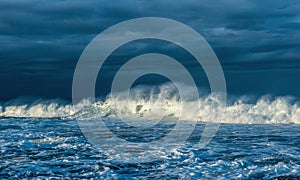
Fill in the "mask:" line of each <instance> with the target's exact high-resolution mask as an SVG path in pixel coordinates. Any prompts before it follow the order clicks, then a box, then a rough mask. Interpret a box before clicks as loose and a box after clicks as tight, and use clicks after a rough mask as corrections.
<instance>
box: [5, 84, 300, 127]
mask: <svg viewBox="0 0 300 180" xmlns="http://www.w3.org/2000/svg"><path fill="white" fill-rule="evenodd" d="M168 87H169V86H166V85H164V86H160V87H159V88H158V91H155V92H154V91H150V93H149V94H150V95H149V94H148V95H147V93H148V92H149V91H146V90H145V88H137V89H135V90H133V92H134V93H133V96H132V98H130V100H126V99H123V98H122V97H123V96H122V94H120V95H119V96H115V97H111V96H108V97H107V99H106V100H104V101H96V102H93V103H92V102H91V101H89V100H87V99H85V100H82V101H81V102H80V103H78V104H76V105H72V104H70V103H69V104H68V103H66V102H65V101H61V100H37V101H34V102H32V103H22V101H23V100H22V98H21V99H17V100H14V101H10V102H6V103H2V104H1V105H0V117H26V118H76V119H86V118H94V117H103V116H105V117H117V116H118V117H120V115H121V116H122V118H124V117H125V118H134V119H137V120H138V119H152V120H154V119H161V118H163V117H167V116H172V117H181V118H183V119H187V120H192V121H197V120H200V121H203V122H207V121H214V120H215V118H216V117H222V120H221V122H222V123H243V124H282V123H284V124H290V123H294V124H300V107H299V104H298V103H294V102H292V101H291V100H290V98H287V97H277V98H267V97H262V98H259V99H258V100H257V101H256V102H254V103H247V102H246V101H244V100H242V99H237V100H235V101H233V103H231V104H229V105H227V106H226V107H225V111H224V112H223V111H222V106H221V105H220V103H219V98H220V96H221V95H220V94H210V95H206V96H200V99H199V100H198V101H197V102H195V101H193V100H190V101H186V102H182V101H180V98H179V97H178V96H177V95H176V92H175V91H174V90H172V88H168ZM146 89H147V88H146ZM194 103H198V104H199V106H193V109H190V112H193V113H189V112H185V113H183V114H181V109H182V107H183V106H189V104H194ZM194 112H197V113H194ZM182 115H183V116H182Z"/></svg>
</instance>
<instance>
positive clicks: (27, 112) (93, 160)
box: [0, 88, 300, 179]
mask: <svg viewBox="0 0 300 180" xmlns="http://www.w3.org/2000/svg"><path fill="white" fill-rule="evenodd" d="M163 89H164V88H163ZM139 92H140V91H139ZM219 96H220V95H212V94H210V95H206V96H202V97H201V98H200V99H199V101H198V103H199V106H198V107H196V108H197V113H196V114H190V113H183V114H184V116H183V117H182V118H183V119H185V120H187V121H186V122H192V121H194V122H196V126H195V129H197V130H196V131H193V133H192V134H191V135H190V136H189V138H188V139H187V140H186V141H184V143H182V144H180V146H178V147H177V146H173V145H174V144H175V145H176V143H177V141H176V140H175V141H172V143H173V144H172V145H170V143H168V142H166V143H161V144H159V146H158V147H155V148H153V151H151V152H150V157H151V155H152V154H158V158H155V159H152V160H151V159H150V160H149V159H148V160H147V161H143V162H138V161H130V158H131V157H130V156H129V157H128V156H126V157H127V158H129V159H127V160H126V157H125V156H123V155H124V154H123V153H125V151H121V150H120V149H122V144H121V146H119V145H120V144H119V142H118V141H117V140H116V139H114V138H112V137H110V136H108V134H107V132H105V131H101V128H100V132H98V133H99V134H100V136H99V134H98V136H95V137H101V138H103V139H102V140H101V142H100V145H102V144H101V143H106V145H107V146H99V144H95V143H94V141H93V139H91V138H90V137H91V136H89V135H88V133H91V134H93V133H97V132H95V131H97V130H99V129H97V128H93V125H94V124H91V125H92V126H88V127H89V128H88V129H85V130H84V129H83V126H82V124H89V123H94V122H93V121H95V122H100V121H104V122H105V124H106V126H107V127H108V129H109V130H110V131H111V132H113V133H114V134H116V136H117V137H118V138H119V139H124V140H126V141H127V142H132V143H134V144H135V146H136V147H139V146H140V145H141V144H142V143H145V144H147V143H149V142H152V141H154V142H155V141H158V139H160V138H161V137H162V136H167V134H168V133H169V132H170V130H174V124H175V123H176V121H172V120H174V119H175V120H176V118H175V117H177V116H179V115H178V114H177V112H179V111H178V109H179V108H180V105H182V104H183V105H184V106H186V105H187V104H188V103H190V102H180V99H178V98H177V97H176V96H174V95H170V94H168V95H166V92H165V91H163V90H161V91H159V93H158V94H156V95H155V96H154V95H152V96H150V97H147V96H144V94H141V93H139V96H135V97H134V98H132V99H131V100H130V101H127V102H126V103H125V102H124V101H122V99H113V98H109V97H108V98H107V99H106V100H98V101H96V102H90V101H89V100H83V101H82V102H80V103H78V104H75V105H72V104H69V103H68V102H67V101H63V100H59V99H55V100H41V99H40V100H34V101H31V102H30V103H29V102H28V100H24V98H19V99H16V100H13V101H9V102H6V103H2V104H1V118H0V122H1V123H0V129H1V133H0V145H1V150H0V163H1V165H0V177H1V178H3V179H6V178H10V177H16V178H41V179H44V178H54V179H60V178H70V179H73V178H99V179H101V178H112V179H130V178H137V179H139V178H163V179H173V178H175V179H199V178H200V179H216V178H218V179H276V178H282V179H285V178H294V179H299V178H300V131H299V128H300V125H299V124H300V120H299V119H300V108H299V105H298V104H297V102H296V101H293V100H291V98H287V97H277V98H271V97H261V98H259V99H257V100H256V101H254V102H251V103H250V102H247V100H245V98H239V99H236V100H232V102H231V103H229V104H227V105H226V107H225V111H224V112H222V114H217V115H216V116H212V114H213V113H215V114H216V113H221V112H218V111H216V110H217V109H219V105H218V97H219ZM25 102H26V103H27V104H26V103H25ZM114 103H115V104H114ZM116 104H117V105H116ZM191 112H195V111H192V110H191ZM118 113H119V116H117V115H116V114H118ZM120 114H121V115H122V118H123V120H124V122H127V125H124V122H123V121H116V119H117V117H120ZM211 117H222V118H221V120H220V124H219V126H218V130H217V132H216V134H215V135H213V137H212V139H211V140H210V141H209V142H208V143H207V144H206V145H205V146H202V147H199V146H195V145H197V144H198V143H199V138H200V136H202V135H203V132H204V127H205V125H206V123H207V121H208V120H209V119H210V118H211ZM169 119H170V121H168V120H169ZM143 120H146V121H145V122H143ZM157 120H161V121H164V120H166V121H165V123H158V122H157ZM139 122H141V124H139ZM170 122H171V123H170ZM131 123H136V124H137V125H139V127H140V128H139V129H135V128H133V126H131V125H130V124H131ZM128 124H129V125H128ZM153 124H154V126H153ZM90 127H92V128H90ZM172 128H173V129H172ZM149 129H150V130H149ZM102 130H103V129H102ZM180 132H181V131H178V133H179V134H178V137H180V136H181V134H180ZM182 133H184V132H183V131H182ZM149 137H150V138H149ZM151 138H152V139H151ZM108 139H109V140H108ZM94 140H95V139H94ZM124 142H125V141H124ZM179 143H180V142H179V141H178V144H179ZM104 147H106V149H102V148H104ZM174 147H176V148H174ZM104 150H105V151H104ZM131 153H132V152H131ZM151 153H152V154H151ZM133 154H135V155H136V157H137V159H139V158H143V156H148V155H149V154H148V155H147V153H145V152H142V153H140V152H138V151H137V152H134V151H133ZM116 157H119V158H116ZM128 160H129V161H128Z"/></svg>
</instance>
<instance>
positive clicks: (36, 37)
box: [0, 0, 300, 100]
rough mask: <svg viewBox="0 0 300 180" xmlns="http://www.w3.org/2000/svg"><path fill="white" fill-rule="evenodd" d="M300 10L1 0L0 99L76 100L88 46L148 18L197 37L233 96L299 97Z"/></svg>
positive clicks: (122, 0)
mask: <svg viewBox="0 0 300 180" xmlns="http://www.w3.org/2000/svg"><path fill="white" fill-rule="evenodd" d="M299 12H300V1H296V0H295V1H288V0H284V1H283V0H282V1H274V0H263V1H262V0H257V1H255V0H252V1H240V0H228V1H215V2H212V1H209V0H204V1H203V0H202V1H198V0H197V1H196V0H195V1H183V0H182V1H174V0H173V1H171V0H164V1H161V0H157V1H155V0H152V1H146V0H145V1H141V0H139V1H135V0H131V1H129V0H119V1H108V0H107V1H96V0H94V1H83V0H82V1H78V0H69V1H60V0H59V1H58V0H51V1H48V0H32V1H30V0H20V1H15V0H0V17H1V18H0V67H1V69H0V81H1V87H0V99H3V100H4V99H10V98H14V97H18V96H25V95H34V96H41V97H48V98H53V97H64V98H70V96H71V86H72V84H71V83H72V76H73V72H74V69H75V66H76V62H77V61H78V59H79V56H80V54H81V53H82V51H83V49H84V47H85V46H86V45H87V44H88V43H89V42H90V41H91V40H92V39H93V38H94V37H95V36H96V35H97V34H99V33H100V32H102V31H103V30H104V29H106V28H108V27H110V26H112V25H114V24H116V23H119V22H122V21H124V20H128V19H131V18H138V17H145V16H155V17H165V18H171V19H174V20H177V21H180V22H182V23H184V24H187V25H189V26H190V27H192V28H194V29H195V30H196V31H198V32H199V33H200V34H201V35H202V36H203V37H204V38H205V39H206V40H207V41H208V42H209V43H210V45H211V46H212V48H213V49H214V51H215V53H216V55H217V56H218V58H219V60H220V61H221V64H222V65H223V68H224V70H225V77H226V80H227V84H228V89H229V92H230V93H232V94H235V93H237V94H255V93H259V94H267V93H274V94H279V95H295V96H298V97H300V85H298V84H300V53H299V52H300V33H299V32H300V31H299V30H300V13H299ZM140 43H142V42H140ZM144 43H145V44H146V45H147V46H141V47H142V48H149V47H150V48H155V46H153V44H152V45H151V42H150V43H147V42H144ZM154 44H155V43H154ZM128 48H129V49H130V48H131V49H137V48H136V47H135V46H134V47H133V46H130V47H128ZM170 51H171V50H170ZM124 52H125V51H123V54H122V52H120V54H119V55H124V56H125V55H126V54H124ZM117 55H118V54H116V56H117Z"/></svg>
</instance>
